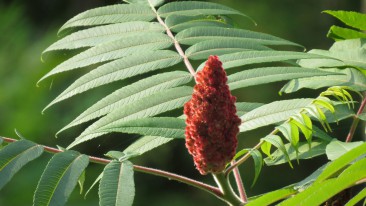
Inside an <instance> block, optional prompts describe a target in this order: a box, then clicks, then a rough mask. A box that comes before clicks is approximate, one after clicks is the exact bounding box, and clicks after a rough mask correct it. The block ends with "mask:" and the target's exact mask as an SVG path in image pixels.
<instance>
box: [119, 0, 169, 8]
mask: <svg viewBox="0 0 366 206" xmlns="http://www.w3.org/2000/svg"><path fill="white" fill-rule="evenodd" d="M123 1H124V2H128V3H130V4H138V5H146V6H152V7H157V6H160V5H161V4H163V3H164V0H123Z"/></svg>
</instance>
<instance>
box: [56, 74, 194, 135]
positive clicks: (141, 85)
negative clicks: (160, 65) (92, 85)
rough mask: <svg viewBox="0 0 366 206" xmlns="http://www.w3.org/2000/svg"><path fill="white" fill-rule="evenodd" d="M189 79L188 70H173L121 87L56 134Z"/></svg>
mask: <svg viewBox="0 0 366 206" xmlns="http://www.w3.org/2000/svg"><path fill="white" fill-rule="evenodd" d="M191 80H192V77H191V75H190V74H189V73H188V72H183V71H174V72H166V73H160V74H158V75H153V76H151V77H147V78H145V79H142V80H140V81H137V82H135V83H133V84H130V85H127V86H125V87H122V88H121V89H118V90H116V91H115V92H113V93H111V94H109V95H107V96H106V97H104V98H103V99H101V100H100V101H98V102H97V103H95V104H94V105H92V106H91V107H89V108H88V109H87V110H86V111H84V112H83V113H82V114H80V115H79V116H78V117H76V118H75V119H74V120H73V121H72V122H71V123H69V124H68V125H66V126H65V127H64V128H62V129H61V130H60V131H59V132H58V133H57V134H59V133H60V132H62V131H64V130H66V129H68V128H70V127H73V126H76V125H79V124H81V123H84V122H87V121H89V120H92V119H95V118H98V117H101V116H103V115H106V114H108V113H110V112H112V111H114V110H116V109H118V108H120V107H123V106H124V105H126V104H130V103H132V102H134V101H137V100H139V99H141V98H143V97H146V96H148V95H151V94H153V93H156V92H158V91H161V90H165V89H169V88H172V87H176V86H180V85H183V84H186V83H188V82H190V81H191Z"/></svg>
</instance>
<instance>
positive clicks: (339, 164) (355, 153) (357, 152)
mask: <svg viewBox="0 0 366 206" xmlns="http://www.w3.org/2000/svg"><path fill="white" fill-rule="evenodd" d="M364 154H366V143H363V144H362V145H360V146H358V147H356V148H354V149H352V150H351V151H349V152H347V153H345V154H344V155H342V156H340V157H339V158H338V159H336V160H334V161H333V162H332V164H330V165H328V166H327V167H326V168H325V169H324V171H323V172H322V174H320V175H319V177H318V178H317V180H316V183H321V182H322V181H324V180H326V179H327V178H329V177H331V176H332V175H333V174H335V173H337V172H338V171H339V170H341V169H342V168H344V167H345V166H347V165H348V164H349V163H351V162H352V161H354V160H355V159H357V158H358V157H359V156H361V155H364ZM365 168H366V167H365Z"/></svg>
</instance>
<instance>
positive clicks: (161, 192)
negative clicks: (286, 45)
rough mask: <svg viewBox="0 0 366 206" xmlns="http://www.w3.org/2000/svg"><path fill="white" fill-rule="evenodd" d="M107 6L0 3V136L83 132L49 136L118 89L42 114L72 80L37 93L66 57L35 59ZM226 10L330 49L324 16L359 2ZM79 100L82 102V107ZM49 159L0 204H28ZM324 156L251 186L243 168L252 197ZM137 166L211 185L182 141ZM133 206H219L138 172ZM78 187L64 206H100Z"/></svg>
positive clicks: (77, 0)
mask: <svg viewBox="0 0 366 206" xmlns="http://www.w3.org/2000/svg"><path fill="white" fill-rule="evenodd" d="M116 2H119V1H112V0H110V1H108V0H88V1H86V0H63V1H55V0H33V1H20V0H19V1H4V0H2V1H0V135H1V136H6V137H16V134H15V132H14V129H17V130H18V131H19V132H20V133H21V134H22V135H23V136H24V137H26V138H27V139H30V140H32V141H35V142H38V143H41V144H46V145H50V146H56V145H61V146H66V145H68V144H69V143H70V142H71V141H72V139H73V138H74V137H75V136H77V135H78V134H79V133H80V131H82V129H83V127H85V126H86V125H83V126H81V127H78V128H76V129H73V130H70V131H69V132H66V133H65V134H63V135H61V136H60V137H59V138H58V139H55V137H54V134H55V133H56V132H57V131H58V130H59V129H60V128H62V127H63V126H64V125H66V124H67V123H68V122H70V121H71V120H72V119H73V118H74V117H76V116H77V115H78V114H79V113H80V112H81V111H83V110H85V109H86V108H87V107H88V105H91V104H92V103H93V102H95V100H96V99H98V98H99V97H101V96H103V95H104V94H105V92H106V90H109V91H111V90H113V89H114V88H116V87H117V86H118V83H116V84H112V85H110V86H107V87H103V88H102V89H96V90H93V92H90V94H89V93H88V94H85V95H84V94H83V95H80V97H75V98H72V99H70V100H68V101H65V102H62V103H60V104H57V105H56V106H54V107H52V108H51V109H50V110H48V111H46V112H45V114H43V115H42V114H41V111H42V109H43V108H44V106H46V105H47V104H48V103H49V102H50V101H51V100H52V99H53V98H54V97H56V95H58V94H59V93H60V91H62V90H63V89H64V88H65V87H66V85H68V84H69V83H70V82H71V81H72V80H73V77H72V76H75V75H74V73H72V74H71V75H61V76H60V77H57V78H55V79H54V80H53V81H52V82H51V81H49V82H46V83H43V84H41V85H40V86H39V87H36V86H35V84H36V82H37V81H38V79H40V77H41V76H42V75H43V74H45V73H46V72H47V71H49V70H50V69H52V67H53V66H54V65H56V64H57V63H58V62H60V61H62V60H63V59H65V58H67V55H66V56H59V57H57V58H52V59H51V60H49V61H47V62H46V63H41V61H40V54H41V52H42V50H44V49H45V48H46V47H47V46H48V45H50V44H51V43H53V42H55V41H56V40H57V35H56V33H57V29H58V28H59V27H60V26H61V25H62V24H63V23H64V22H66V21H67V20H68V19H69V18H71V17H73V16H74V15H76V14H78V13H80V12H82V11H85V10H87V9H90V8H95V7H98V6H103V5H107V4H113V3H116ZM212 2H217V3H221V4H225V5H228V6H231V7H233V8H235V9H238V10H240V11H242V12H243V13H245V14H247V15H249V16H251V17H252V18H253V19H255V20H256V22H257V23H258V26H254V25H252V24H251V23H250V22H249V21H247V20H245V19H242V18H237V17H234V19H235V20H236V21H237V22H238V24H239V25H240V26H241V27H245V28H248V29H251V30H256V31H261V32H265V33H269V34H272V35H275V36H279V37H282V38H285V39H288V40H291V41H294V42H297V43H300V44H302V45H304V46H305V47H306V48H307V49H312V48H318V49H327V48H329V46H330V45H331V44H332V40H330V39H327V38H326V33H327V31H328V28H329V27H330V26H331V25H333V24H338V23H339V22H337V21H336V20H335V19H334V18H332V17H330V16H328V15H326V14H321V11H323V10H328V9H329V10H352V11H360V9H361V1H359V0H301V1H293V0H282V1H264V0H262V1H254V0H226V1H218V0H216V1H214V0H212ZM281 85H282V84H271V85H264V86H259V87H255V88H254V87H250V88H247V89H244V90H240V91H235V93H234V95H236V96H238V99H239V101H252V102H264V103H266V102H270V101H273V100H274V99H284V98H290V97H294V96H296V95H285V96H282V97H280V96H278V95H277V92H278V90H279V89H280V88H281ZM316 94H317V92H310V91H302V92H300V93H299V94H297V95H298V96H306V97H313V96H316ZM81 100H82V101H81ZM347 130H348V127H347V122H345V124H343V125H341V126H339V127H337V128H336V131H335V134H337V135H338V137H339V138H342V137H343V136H344V134H345V133H346V132H347ZM270 131H271V128H264V129H261V130H258V131H254V132H249V133H246V134H245V135H240V137H239V138H240V146H239V148H245V147H251V146H253V145H254V144H256V142H257V141H258V138H260V137H263V136H264V135H266V134H268V133H269V132H270ZM135 138H136V136H121V135H108V136H106V137H104V138H100V139H99V140H96V141H91V142H90V144H85V145H83V146H81V147H78V148H77V149H78V150H79V151H81V152H83V153H86V154H89V155H98V156H102V155H103V154H104V153H105V152H106V151H108V150H110V149H114V150H123V149H124V148H125V147H126V145H128V144H129V143H131V142H132V141H133V140H134V139H135ZM50 157H51V155H49V154H45V155H43V156H42V158H40V159H38V160H37V161H33V162H31V163H30V164H28V165H27V166H25V168H24V169H23V170H21V171H20V172H19V173H17V174H16V175H15V177H14V178H13V180H12V181H11V182H10V183H9V184H8V185H7V186H5V188H4V189H3V190H1V192H0V205H1V206H2V205H4V206H8V205H10V206H13V205H16V206H23V205H24V206H27V205H31V203H32V196H33V191H34V190H35V188H36V185H37V181H38V179H39V177H40V175H41V173H42V170H41V169H40V168H44V167H45V166H46V164H47V161H48V160H49V158H50ZM325 160H326V159H325V158H324V157H319V158H315V159H314V160H307V161H301V164H300V165H295V168H294V169H290V167H289V166H288V165H282V166H276V167H264V169H263V171H262V173H261V176H260V177H259V180H258V182H257V184H256V185H255V186H254V187H253V188H250V187H249V185H251V181H252V179H253V176H254V172H253V169H252V168H253V164H252V162H251V161H248V162H247V163H245V164H244V165H242V166H241V167H240V170H241V173H242V176H243V181H244V184H245V185H247V193H248V194H249V196H253V195H258V194H261V193H264V192H267V191H270V190H273V189H276V188H280V187H283V186H286V185H288V184H290V183H293V182H295V181H299V180H301V179H302V178H304V177H305V176H306V175H308V174H309V173H311V172H312V171H313V170H314V169H315V168H317V167H318V166H319V165H321V164H322V163H323V162H324V161H325ZM134 163H136V164H140V165H145V166H151V167H156V168H161V169H164V170H168V171H172V172H176V173H179V174H183V175H186V176H189V177H192V178H196V179H201V180H203V181H205V182H208V183H212V180H211V177H210V176H205V177H201V176H200V175H199V174H198V172H197V171H196V170H195V169H194V166H193V163H192V160H191V157H190V156H189V155H188V154H187V152H186V150H185V148H184V142H183V141H179V140H177V141H175V142H172V143H169V144H168V145H165V146H162V147H161V148H159V149H157V150H155V152H150V153H148V154H147V155H145V156H142V157H139V158H137V159H135V160H134ZM102 169H103V168H102V167H101V166H99V165H95V164H91V165H90V166H89V167H88V169H87V173H86V175H87V180H86V184H85V187H86V189H87V188H88V187H89V186H90V185H91V183H92V182H93V181H94V179H95V178H96V177H97V176H98V175H99V173H100V172H101V170H102ZM135 182H136V197H135V204H134V205H136V206H143V205H150V206H164V205H174V206H179V205H182V206H183V205H224V204H223V203H221V202H219V201H217V200H216V199H215V198H214V197H212V196H210V195H207V194H205V193H204V192H201V191H199V190H197V189H194V188H192V187H188V186H185V185H183V184H180V183H176V182H174V181H169V180H166V179H163V178H159V177H154V176H150V175H145V174H140V173H136V174H135ZM78 193H79V191H78V190H77V189H76V190H75V191H74V192H73V194H72V197H71V198H70V200H69V201H68V204H67V205H77V206H79V205H80V206H82V205H98V200H97V188H95V189H94V190H93V191H92V192H91V193H90V195H89V196H88V197H87V199H84V198H83V196H80V195H79V194H78Z"/></svg>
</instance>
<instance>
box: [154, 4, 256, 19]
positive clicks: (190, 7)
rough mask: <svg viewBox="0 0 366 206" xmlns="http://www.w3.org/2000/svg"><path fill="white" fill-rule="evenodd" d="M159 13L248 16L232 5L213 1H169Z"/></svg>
mask: <svg viewBox="0 0 366 206" xmlns="http://www.w3.org/2000/svg"><path fill="white" fill-rule="evenodd" d="M158 14H159V15H160V16H161V17H168V16H170V15H172V14H175V15H182V16H197V15H220V14H221V15H222V14H236V15H241V16H245V17H247V16H246V15H245V14H243V13H241V12H239V11H237V10H235V9H232V8H230V7H227V6H224V5H221V4H216V3H212V2H199V1H186V2H171V3H167V4H165V5H163V6H161V7H160V8H159V9H158ZM248 18H249V17H248Z"/></svg>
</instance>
